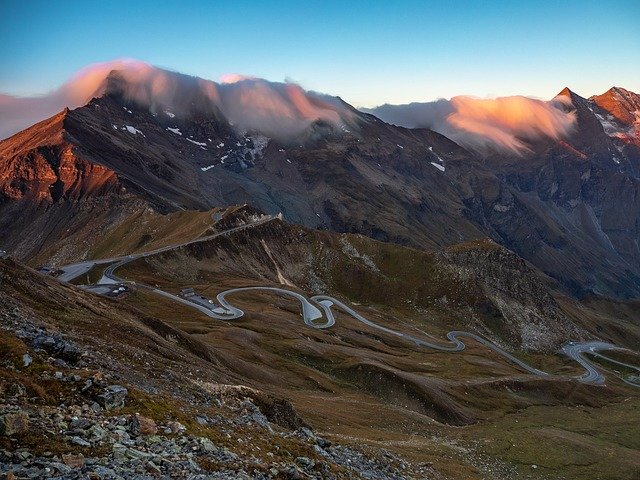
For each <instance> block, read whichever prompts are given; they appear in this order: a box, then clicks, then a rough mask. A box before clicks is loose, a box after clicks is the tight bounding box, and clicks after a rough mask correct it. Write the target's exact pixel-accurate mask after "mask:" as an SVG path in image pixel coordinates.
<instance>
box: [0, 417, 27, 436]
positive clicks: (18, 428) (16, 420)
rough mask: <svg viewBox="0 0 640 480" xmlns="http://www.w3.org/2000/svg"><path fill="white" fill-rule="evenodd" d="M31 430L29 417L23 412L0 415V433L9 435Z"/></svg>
mask: <svg viewBox="0 0 640 480" xmlns="http://www.w3.org/2000/svg"><path fill="white" fill-rule="evenodd" d="M27 430H29V417H27V415H26V414H24V413H22V412H18V413H7V414H5V415H2V416H1V417H0V435H5V436H7V437H9V436H12V435H17V434H20V433H24V432H26V431H27Z"/></svg>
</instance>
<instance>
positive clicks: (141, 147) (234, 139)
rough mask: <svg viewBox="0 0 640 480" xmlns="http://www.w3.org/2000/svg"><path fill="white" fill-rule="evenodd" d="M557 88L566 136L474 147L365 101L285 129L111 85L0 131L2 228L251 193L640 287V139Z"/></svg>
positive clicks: (581, 291)
mask: <svg viewBox="0 0 640 480" xmlns="http://www.w3.org/2000/svg"><path fill="white" fill-rule="evenodd" d="M561 95H565V96H567V97H568V98H569V100H570V103H567V107H566V108H568V109H573V110H575V112H576V117H577V126H576V130H575V132H574V133H573V135H572V136H571V137H570V138H567V139H565V140H561V141H558V142H556V141H551V140H544V141H540V142H539V143H538V144H535V145H532V146H531V151H530V152H527V153H525V154H523V155H522V156H517V155H515V154H510V155H506V154H497V153H496V154H493V155H491V156H489V157H488V158H479V157H477V156H475V155H474V154H472V153H470V152H468V151H466V150H464V149H463V148H461V147H459V146H458V145H456V144H455V143H453V142H451V141H450V140H448V139H447V138H445V137H443V136H441V135H439V134H436V133H434V132H432V131H429V130H424V129H413V130H411V129H405V128H400V127H395V126H392V125H388V124H386V123H384V122H382V121H380V120H378V119H377V118H375V117H373V116H370V115H365V114H359V117H358V118H359V128H357V129H353V130H354V131H348V130H347V129H340V128H337V127H332V126H330V125H325V124H315V125H312V126H311V128H310V129H309V132H308V133H307V134H306V135H305V136H303V138H302V139H301V140H300V142H299V143H296V144H282V143H279V142H277V141H275V140H270V139H266V138H264V137H262V136H260V135H257V134H240V133H238V132H236V131H235V130H234V129H233V128H232V127H231V126H230V125H228V124H226V123H225V121H224V120H220V118H219V116H217V115H214V114H213V113H212V114H211V115H210V116H207V115H205V114H202V112H200V113H198V114H197V115H193V116H192V117H189V118H185V117H183V118H178V117H175V118H174V117H172V116H169V115H167V114H165V113H163V112H154V113H151V112H149V111H146V110H144V109H142V108H137V107H136V106H135V105H128V104H126V102H125V101H124V100H123V99H121V98H119V97H118V96H117V95H115V94H113V92H112V94H110V95H107V96H105V97H102V98H99V99H95V100H93V101H92V102H91V103H89V104H88V105H87V106H85V107H81V108H79V109H76V110H74V111H71V112H63V113H62V114H61V115H59V116H57V117H54V119H51V120H50V121H46V122H42V123H41V124H39V125H36V126H34V127H32V128H31V129H28V130H26V131H25V132H22V133H20V134H18V135H16V136H14V137H12V138H10V139H7V140H5V141H3V142H0V178H2V182H4V183H0V187H2V188H1V189H0V192H1V194H2V195H3V197H2V198H3V199H2V200H0V242H1V243H2V244H3V245H8V246H9V247H11V249H12V251H16V252H18V253H19V255H18V256H19V257H21V258H28V257H29V256H30V255H33V253H34V252H37V251H39V250H40V249H42V248H44V247H45V246H46V245H51V244H53V243H54V242H55V241H56V240H57V239H59V238H63V237H69V236H70V235H73V233H74V232H75V231H79V230H81V229H82V228H86V225H87V224H92V223H93V224H95V225H96V230H98V229H99V228H100V229H106V228H107V227H108V226H109V225H113V224H116V223H117V221H118V219H122V216H123V215H124V214H123V212H126V211H127V209H128V208H132V207H131V206H132V205H136V208H147V206H151V207H152V208H155V209H156V210H158V211H161V212H167V211H173V210H177V209H183V208H185V209H205V208H209V207H211V206H220V205H229V204H242V203H249V204H251V205H254V206H256V207H258V208H260V209H261V210H264V211H265V212H267V213H272V214H275V213H278V212H282V213H283V214H284V218H285V219H286V220H288V221H290V222H294V223H300V224H304V225H307V226H310V227H314V228H321V229H331V230H336V231H340V232H352V233H362V234H365V235H367V236H370V237H372V238H375V239H378V240H382V241H386V242H394V243H398V244H402V245H409V246H413V247H417V248H420V249H427V250H429V249H440V248H442V247H446V246H449V245H453V244H456V243H459V242H461V241H467V240H473V239H478V238H483V237H490V238H492V239H493V240H495V241H496V242H498V243H500V244H502V245H504V246H506V247H507V248H509V249H511V250H513V251H514V252H516V253H517V254H518V255H520V256H521V257H523V258H524V259H526V260H528V261H530V262H531V263H532V264H533V265H535V266H536V267H538V268H539V269H540V270H542V271H543V272H545V273H546V274H548V275H549V276H551V277H553V278H555V279H557V280H558V281H559V282H560V284H562V285H563V286H564V288H566V289H567V290H568V291H569V292H571V293H573V294H575V295H588V294H590V293H598V294H605V295H611V296H616V297H637V296H640V247H639V244H640V149H638V148H636V147H634V146H633V145H629V144H624V145H623V144H622V143H621V142H622V140H621V139H620V138H619V137H615V136H612V135H611V134H610V132H609V131H607V129H606V128H604V127H603V122H602V121H601V119H600V118H599V117H598V116H597V115H596V113H597V112H598V111H597V109H596V107H597V105H596V104H595V103H594V102H593V101H591V100H587V99H584V98H582V97H579V96H578V95H576V94H575V93H573V92H571V91H570V90H568V89H565V90H564V91H563V92H562V93H561ZM598 108H599V107H598ZM214 113H215V112H214ZM605 126H606V125H605ZM39 165H40V166H42V168H39V167H38V168H36V167H37V166H39ZM56 165H62V166H64V168H59V167H56ZM443 170H444V171H443ZM47 172H48V173H47ZM44 179H46V181H45V180H44ZM136 202H138V203H136ZM53 224H55V227H54V226H53ZM98 226H99V227H98ZM24 232H28V233H29V234H28V235H26V236H25V234H24ZM41 232H47V233H48V235H47V236H46V237H45V236H43V235H42V233H41Z"/></svg>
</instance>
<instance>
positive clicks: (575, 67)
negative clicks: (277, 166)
mask: <svg viewBox="0 0 640 480" xmlns="http://www.w3.org/2000/svg"><path fill="white" fill-rule="evenodd" d="M1 5H2V7H1V9H0V10H1V15H0V66H1V67H0V93H5V94H11V95H23V96H29V95H35V94H44V93H46V92H48V91H51V90H53V89H54V88H56V87H58V86H60V85H61V84H62V83H63V82H64V81H65V80H67V79H68V78H69V77H70V76H71V75H73V74H74V73H75V72H76V71H77V70H79V69H80V68H82V67H84V66H86V65H88V64H91V63H95V62H103V61H107V60H113V59H117V58H135V59H139V60H142V61H145V62H149V63H151V64H154V65H157V66H160V67H164V68H168V69H171V70H176V71H179V72H182V73H187V74H191V75H196V76H200V77H203V78H207V79H212V80H218V79H219V78H220V77H222V76H223V75H225V74H230V73H240V74H245V75H251V76H257V77H262V78H266V79H268V80H272V81H283V80H290V81H295V82H297V83H299V84H300V85H302V86H303V87H304V88H306V89H310V90H316V91H320V92H325V93H329V94H333V95H339V96H341V97H342V98H343V99H345V100H346V101H347V102H349V103H351V104H353V105H355V106H357V107H372V106H375V105H380V104H384V103H407V102H412V101H429V100H434V99H437V98H450V97H452V96H456V95H474V96H479V97H482V98H485V97H496V96H506V95H527V96H532V97H536V98H543V99H546V98H551V97H553V96H554V95H555V94H556V93H558V92H559V91H560V90H561V89H562V88H563V87H565V86H569V87H570V88H571V89H572V90H574V91H575V92H577V93H578V94H580V95H583V96H590V95H593V94H597V93H602V92H604V91H606V90H607V89H609V88H610V87H611V86H613V85H616V86H622V87H625V88H627V89H629V90H632V91H636V92H640V28H638V25H640V0H607V1H601V0H600V1H591V0H580V1H569V0H567V1H562V0H558V1H547V0H540V1H530V2H518V1H517V0H511V1H501V0H492V1H455V0H449V1H442V2H430V1H426V0H423V1H400V0H398V1H394V2H389V1H381V2H378V1H375V0H369V1H358V0H350V1H332V0H324V1H308V2H304V1H301V0H297V1H288V0H282V1H267V0H265V1H260V2H258V1H256V2H248V1H241V0H235V1H223V0H219V1H182V2H171V1H169V0H167V1H162V2H157V1H146V0H139V1H130V0H129V1H126V2H124V1H123V2H121V1H87V0H84V1H65V2H52V1H50V0H48V1H38V0H34V1H30V2H25V1H24V0H20V1H13V0H2V1H1Z"/></svg>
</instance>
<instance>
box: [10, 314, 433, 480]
mask: <svg viewBox="0 0 640 480" xmlns="http://www.w3.org/2000/svg"><path fill="white" fill-rule="evenodd" d="M0 315H2V316H1V317H0V318H1V326H2V329H1V330H0V340H1V343H2V348H0V352H1V353H0V362H1V367H0V478H2V477H1V476H3V478H6V479H8V480H9V479H19V478H29V479H45V478H46V479H52V478H58V479H76V478H77V479H79V478H89V479H121V478H136V479H140V478H149V479H152V478H154V479H155V478H193V479H205V478H216V479H218V478H220V479H222V478H225V479H226V478H228V479H242V478H247V479H249V478H256V479H267V478H277V479H312V478H313V479H321V478H322V479H332V478H335V479H338V478H370V479H374V478H375V479H399V478H434V476H435V473H434V472H433V471H432V469H431V468H430V466H429V465H418V466H416V465H411V464H409V463H407V462H405V461H403V460H402V459H400V458H398V457H397V456H395V455H393V454H391V453H389V452H386V451H383V450H382V451H369V450H365V449H361V448H356V447H354V446H347V445H337V444H333V443H332V442H331V441H329V440H327V439H325V438H322V437H321V436H318V435H317V434H316V433H314V432H313V431H312V429H310V428H309V427H308V426H307V425H306V424H305V423H304V421H303V420H302V419H300V418H299V417H298V416H297V414H296V413H295V411H294V410H293V408H292V406H291V405H290V404H289V403H288V402H286V401H285V400H282V399H276V400H274V399H269V398H267V397H265V396H264V395H262V394H261V392H258V391H256V390H253V389H250V388H248V387H243V386H237V385H235V386H230V385H216V384H204V383H203V384H202V385H201V391H200V392H199V393H200V396H199V400H197V401H195V400H194V399H193V398H190V399H189V401H185V399H184V398H179V396H178V397H171V395H167V392H160V391H158V390H156V389H155V388H154V387H153V386H152V385H151V384H148V385H144V386H142V387H143V388H139V387H138V386H136V385H130V384H125V382H124V381H123V378H122V376H121V375H120V374H118V373H114V372H110V371H109V370H108V369H104V368H103V367H102V366H100V367H97V365H98V364H100V365H103V364H104V361H101V362H98V361H96V357H97V355H96V354H95V353H93V352H91V351H87V350H85V349H83V348H82V346H81V345H77V344H76V343H74V342H72V341H69V340H68V339H67V338H66V337H64V336H62V335H61V334H59V333H55V332H49V331H47V330H46V329H45V328H44V327H42V326H40V325H37V324H36V323H35V321H33V320H32V319H29V318H27V317H25V315H23V314H21V313H20V312H19V311H18V310H14V311H12V312H3V313H2V314H0ZM102 360H104V359H102ZM143 390H144V391H143ZM176 392H179V389H176Z"/></svg>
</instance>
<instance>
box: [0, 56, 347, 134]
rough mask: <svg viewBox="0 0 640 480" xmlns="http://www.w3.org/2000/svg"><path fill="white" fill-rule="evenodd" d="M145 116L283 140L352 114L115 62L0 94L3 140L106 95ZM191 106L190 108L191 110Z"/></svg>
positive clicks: (267, 87) (260, 84) (300, 94)
mask: <svg viewBox="0 0 640 480" xmlns="http://www.w3.org/2000/svg"><path fill="white" fill-rule="evenodd" d="M114 90H118V91H119V92H120V93H122V94H123V95H124V97H125V98H126V99H127V100H128V101H133V102H136V103H139V104H141V105H144V106H146V107H148V108H149V109H150V110H151V111H159V110H160V109H171V110H172V111H173V112H174V113H176V114H177V115H181V114H188V113H189V112H191V111H193V109H194V108H198V109H200V110H204V111H207V112H210V113H211V112H213V113H220V114H222V115H223V116H224V117H225V118H226V119H227V120H228V121H229V122H231V123H232V124H233V125H234V126H236V128H238V129H243V130H258V131H260V132H261V133H263V134H265V135H268V136H272V137H276V138H279V137H280V138H289V137H292V136H296V135H298V134H300V133H303V132H304V131H305V130H306V129H307V128H308V127H309V125H310V124H311V123H313V122H315V121H318V120H322V121H325V122H329V123H332V124H335V125H340V124H344V123H350V122H352V121H353V120H354V118H355V116H356V114H355V113H354V111H353V110H351V109H350V108H349V107H348V106H347V105H346V104H345V103H343V102H342V101H341V100H340V99H338V98H336V97H330V96H327V95H322V94H319V93H315V92H310V91H305V90H304V89H302V88H301V87H300V86H298V85H295V84H293V83H279V82H269V81H267V80H263V79H259V78H253V77H246V76H242V75H237V74H233V75H229V76H224V77H223V78H222V79H221V83H217V82H214V81H211V80H205V79H201V78H197V77H191V76H188V75H183V74H180V73H176V72H171V71H169V70H164V69H161V68H157V67H153V66H151V65H149V64H146V63H144V62H139V61H136V60H116V61H113V62H106V63H99V64H94V65H91V66H89V67H87V68H84V69H82V70H81V71H80V72H78V73H77V74H76V75H74V76H73V78H71V79H70V80H69V81H68V82H67V83H65V84H64V85H62V86H61V87H60V88H58V89H57V90H54V91H53V92H50V93H48V94H46V95H42V96H39V97H30V98H24V97H12V96H9V95H0V138H6V137H8V136H10V135H12V134H14V133H16V132H18V131H20V130H22V129H24V128H26V127H28V126H30V125H33V124H34V123H37V122H38V121H41V120H43V119H45V118H48V117H50V116H52V115H55V114H56V113H57V112H59V111H60V110H62V109H63V108H64V107H69V108H76V107H79V106H82V105H84V104H86V103H87V102H88V101H90V100H91V99H92V98H93V97H97V96H101V95H102V94H104V93H105V92H107V91H114ZM194 106H195V107H194Z"/></svg>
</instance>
